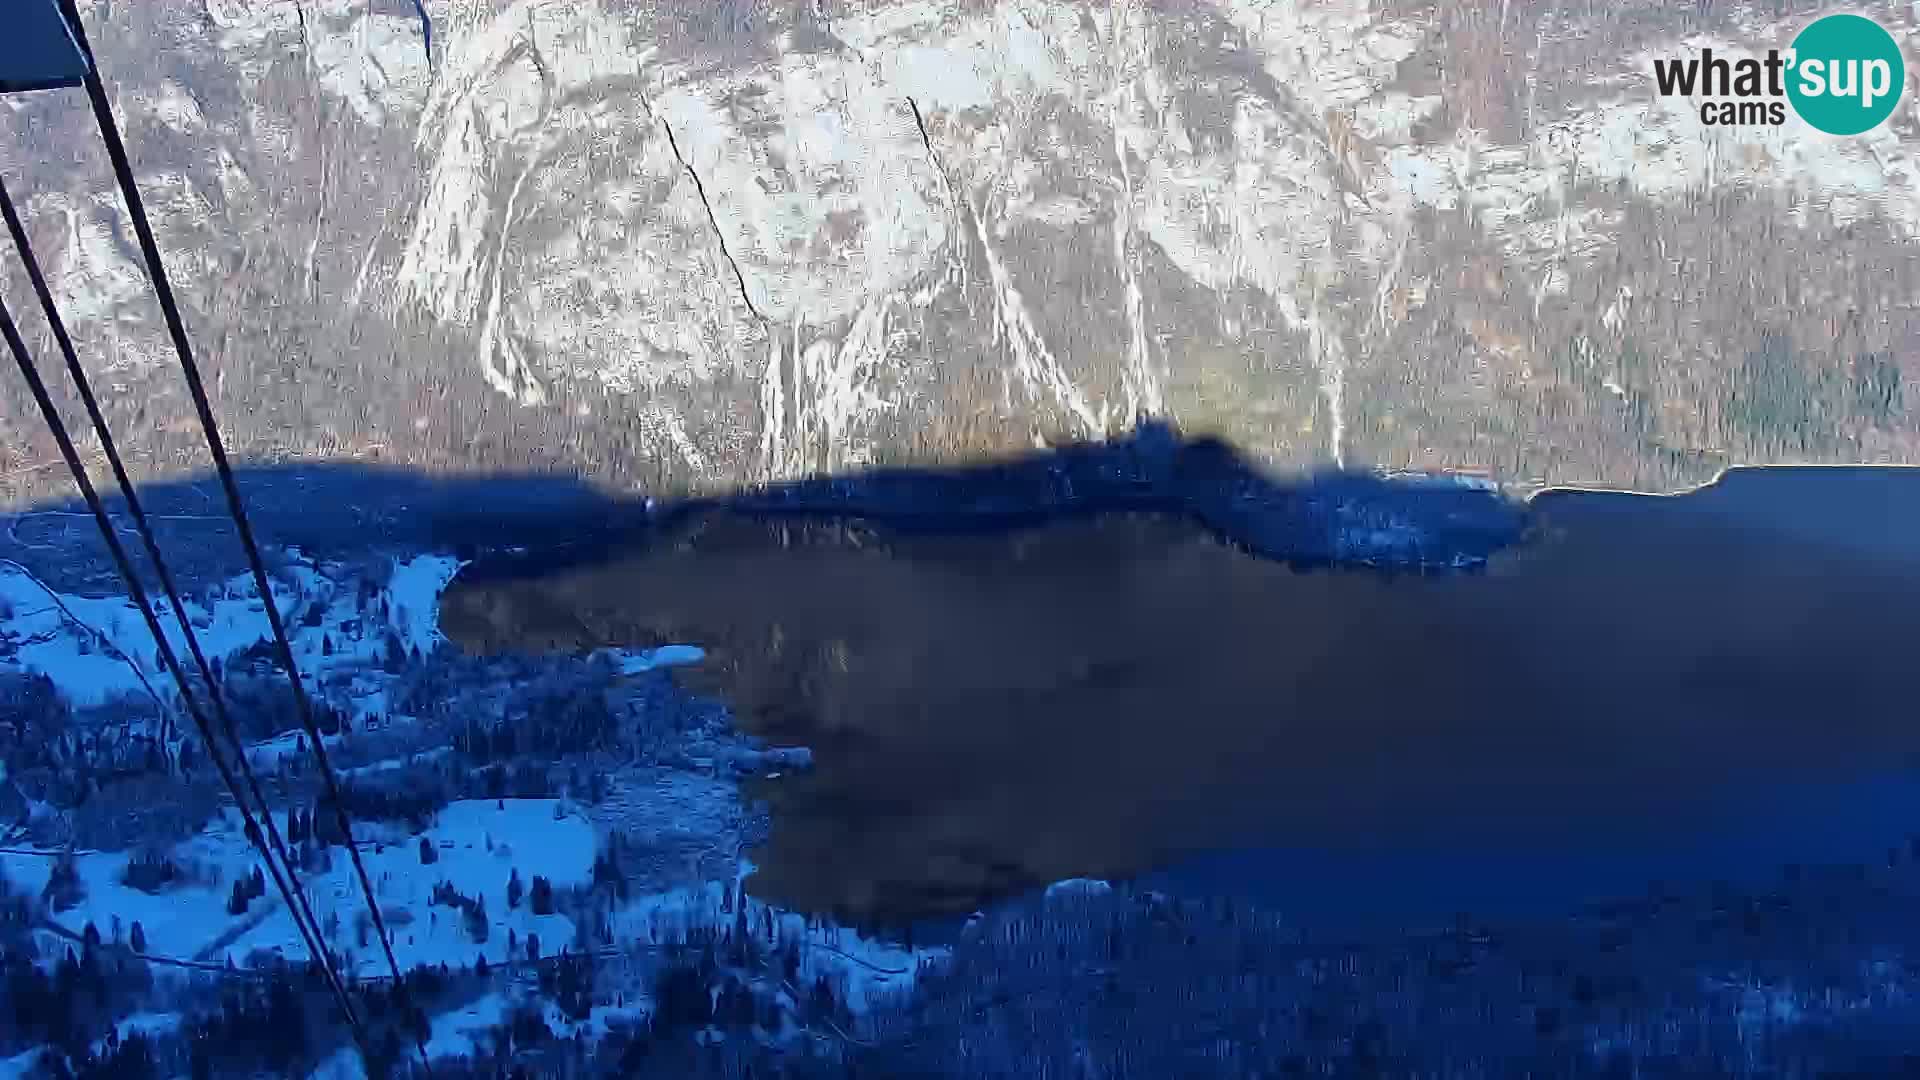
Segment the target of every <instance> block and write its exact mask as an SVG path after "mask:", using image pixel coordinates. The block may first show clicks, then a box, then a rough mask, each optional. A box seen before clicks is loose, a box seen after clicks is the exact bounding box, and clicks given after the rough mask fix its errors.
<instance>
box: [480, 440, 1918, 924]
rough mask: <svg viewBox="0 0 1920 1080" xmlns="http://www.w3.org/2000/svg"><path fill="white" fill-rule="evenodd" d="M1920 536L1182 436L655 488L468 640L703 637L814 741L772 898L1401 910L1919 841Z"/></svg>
mask: <svg viewBox="0 0 1920 1080" xmlns="http://www.w3.org/2000/svg"><path fill="white" fill-rule="evenodd" d="M1153 434H1154V433H1149V435H1150V436H1151V435H1153ZM1917 526H1920V471H1913V470H1881V469H1870V468H1862V469H1822V470H1790V469H1789V470H1771V469H1769V470H1753V471H1741V472H1736V473H1734V474H1730V475H1729V476H1728V477H1726V478H1724V479H1723V480H1722V482H1721V483H1719V484H1716V485H1712V486H1709V487H1708V488H1705V489H1702V490H1700V491H1698V492H1694V493H1691V494H1688V495H1686V496H1682V497H1673V498H1655V497H1645V496H1633V495H1621V494H1612V493H1583V492H1571V491H1561V492H1552V493H1547V494H1544V495H1542V496H1540V497H1537V498H1536V499H1535V500H1533V502H1532V503H1530V504H1528V505H1526V506H1520V505H1516V504H1512V503H1509V502H1506V501H1503V500H1502V499H1501V498H1500V497H1498V496H1497V495H1494V494H1492V493H1490V492H1486V491H1479V490H1471V489H1466V488H1461V487H1457V486H1438V487H1437V486H1434V485H1432V484H1430V483H1418V482H1414V481H1410V480H1409V481H1393V480H1381V479H1377V478H1365V477H1353V476H1320V477H1308V478H1303V479H1301V480H1299V481H1297V482H1293V483H1287V482H1281V481H1275V480H1269V479H1267V478H1264V477H1261V476H1260V475H1259V474H1258V472H1257V471H1255V470H1252V469H1249V468H1247V467H1245V466H1244V464H1242V463H1241V462H1240V459H1239V458H1238V457H1237V456H1235V455H1234V454H1233V453H1232V452H1231V451H1230V450H1229V449H1227V448H1225V447H1223V446H1221V445H1219V444H1217V443H1209V442H1199V443H1172V442H1162V441H1157V440H1156V439H1152V438H1150V439H1148V440H1145V441H1140V442H1134V443H1129V444H1125V445H1122V446H1117V447H1115V446H1108V447H1089V448H1074V449H1071V450H1069V451H1066V452H1064V453H1051V454H1041V455H1036V456H1034V457H1033V458H1030V459H1024V460H1022V461H1019V462H1012V463H1002V464H998V465H992V466H982V467H980V468H979V469H976V470H971V471H966V470H956V471H949V472H928V473H922V474H917V475H916V474H911V473H900V472H896V473H886V474H880V475H877V476H867V477H852V478H839V479H834V480H823V481H816V482H810V483H807V484H800V485H794V486H790V487H785V488H780V489H776V490H772V491H766V492H755V493H749V494H747V495H743V496H741V497H739V498H737V499H734V500H729V501H712V502H707V503H702V504H698V505H690V506H683V507H677V508H666V509H661V510H658V511H656V512H655V513H654V514H653V515H651V516H650V520H649V522H648V523H647V524H646V525H645V526H643V527H641V528H640V529H638V530H637V531H635V532H634V533H632V534H631V535H630V536H629V537H628V538H627V539H626V540H624V541H621V542H619V543H616V544H615V545H613V546H614V547H615V548H620V547H621V546H622V545H623V544H624V545H625V547H624V550H619V551H617V552H616V553H614V554H613V555H612V557H608V556H607V553H605V552H600V553H596V556H595V558H593V559H592V560H589V561H583V560H572V561H570V562H569V563H567V564H566V565H555V564H554V563H553V562H552V561H551V560H543V559H542V558H541V557H540V556H539V555H538V554H537V553H534V554H530V555H527V556H521V557H520V561H519V562H518V563H516V562H514V561H513V560H511V559H508V560H494V561H491V562H488V563H485V564H483V566H482V567H480V569H481V571H482V572H481V573H477V574H474V575H473V576H471V577H468V576H466V575H463V578H462V580H461V581H458V582H456V584H455V586H454V588H453V589H452V590H451V591H450V592H449V594H448V596H447V598H446V601H445V603H444V604H443V620H444V625H445V628H446V630H447V632H448V633H449V634H450V635H451V636H452V637H453V638H454V639H455V640H456V641H458V642H460V643H461V644H462V645H464V646H466V647H469V648H476V649H511V648H541V649H582V648H590V647H595V646H600V645H609V644H656V643H662V642H669V641H690V642H696V643H699V644H701V645H703V646H705V647H706V648H707V649H708V650H709V654H710V656H709V661H708V663H707V664H705V665H703V668H702V669H701V670H699V671H697V672H692V673H688V674H687V675H686V676H685V677H687V678H691V679H693V680H695V681H696V682H697V684H698V685H699V686H700V687H702V688H704V689H707V690H711V691H712V692H715V693H718V694H720V695H722V696H723V697H724V698H725V699H726V700H727V701H728V702H729V704H730V705H731V706H732V707H733V708H734V709H735V711H736V714H737V715H738V717H739V719H740V721H741V723H742V724H743V726H745V727H746V728H748V729H749V730H751V731H755V732H757V733H760V734H763V735H765V736H768V737H770V738H773V739H775V740H779V741H789V742H796V743H803V744H806V745H809V746H812V747H813V748H814V749H815V752H816V753H815V759H816V762H817V765H816V768H815V769H814V770H812V771H811V772H810V773H807V774H805V775H789V776H785V777H782V778H779V779H777V780H772V781H767V782H763V783H760V784H757V785H756V786H755V794H756V795H758V796H760V797H763V798H765V799H766V800H767V801H768V803H769V804H770V805H771V807H772V811H773V823H774V826H773V833H772V839H771V841H770V843H769V844H768V845H767V847H766V848H765V849H764V850H763V851H760V852H758V853H756V855H755V859H756V863H757V864H758V866H759V867H760V870H759V873H758V874H757V875H756V877H755V879H754V887H755V888H757V889H758V890H759V891H760V892H762V893H763V894H766V895H768V896H769V897H771V898H774V899H778V900H781V901H784V902H787V903H790V904H793V905H796V906H800V907H805V908H812V909H816V910H830V911H834V912H837V913H839V914H841V915H842V916H843V917H851V918H857V919H874V920H883V921H891V920H895V919H902V918H911V917H919V916H929V915H936V914H941V913H951V912H964V911H967V910H971V909H972V908H973V907H975V906H977V905H979V904H980V903H982V902H983V901H984V900H986V899H989V898H991V897H993V896H996V895H1002V894H1004V893H1007V892H1010V891H1016V890H1020V889H1024V888H1029V887H1032V886H1035V885H1037V884H1041V883H1045V882H1047V881H1050V880H1055V879H1059V878H1065V877H1071V876H1108V875H1134V874H1140V873H1147V872H1155V871H1157V872H1161V873H1162V874H1163V875H1164V874H1165V873H1166V868H1168V867H1175V868H1177V869H1176V870H1175V871H1174V872H1173V876H1172V877H1171V878H1168V877H1164V876H1163V877H1161V878H1159V879H1157V880H1161V881H1170V882H1173V883H1176V884H1177V883H1179V882H1182V881H1184V882H1187V883H1191V884H1204V885H1206V886H1207V887H1209V888H1220V887H1232V888H1234V889H1236V890H1239V891H1245V892H1252V893H1255V894H1257V895H1259V896H1260V897H1261V898H1262V899H1265V900H1268V901H1270V902H1273V903H1276V904H1278V905H1280V906H1282V907H1283V908H1290V909H1294V910H1298V911H1299V912H1300V913H1301V914H1302V916H1303V917H1312V918H1315V919H1320V920H1327V921H1330V922H1331V921H1339V920H1341V919H1344V920H1347V921H1365V920H1366V919H1378V920H1386V921H1389V922H1392V921H1399V922H1407V921H1419V920H1426V919H1435V918H1439V917H1441V916H1442V915H1443V914H1450V913H1451V912H1452V911H1453V910H1455V909H1457V908H1461V907H1469V908H1475V907H1479V908H1485V907H1495V908H1497V907H1501V906H1503V905H1504V906H1507V907H1529V908H1539V907H1546V908H1551V907H1553V906H1555V905H1561V906H1566V905H1571V904H1574V903H1577V902H1579V901H1581V900H1584V899H1587V898H1590V897H1595V898H1597V897H1600V896H1605V895H1607V894H1609V893H1612V892H1623V891H1624V892H1632V891H1635V890H1637V889H1639V888H1641V887H1643V886H1644V884H1645V881H1646V879H1647V878H1649V877H1661V876H1668V877H1670V876H1674V874H1675V872H1676V871H1678V872H1684V871H1686V870H1687V868H1688V867H1695V868H1697V869H1699V870H1700V872H1701V873H1702V875H1703V876H1704V875H1707V874H1711V875H1713V876H1718V877H1728V876H1737V874H1736V871H1738V870H1740V869H1741V868H1746V869H1749V870H1755V869H1761V868H1764V869H1767V870H1771V869H1772V868H1774V867H1776V866H1777V865H1778V864H1779V863H1781V862H1784V861H1788V860H1797V861H1822V860H1824V859H1827V858H1836V859H1856V858H1861V857H1866V856H1869V855H1872V856H1875V857H1882V858H1883V857H1884V855H1885V852H1886V850H1887V848H1888V847H1889V846H1891V845H1894V844H1900V843H1902V841H1903V840H1904V837H1905V835H1906V834H1907V832H1909V831H1912V830H1920V798H1915V797H1913V795H1912V792H1913V790H1914V788H1913V787H1912V786H1911V785H1909V783H1908V777H1909V776H1911V775H1915V770H1913V769H1912V764H1913V763H1914V759H1913V757H1912V754H1913V752H1914V751H1915V750H1916V749H1917V748H1920V736H1917V735H1916V734H1915V733H1914V730H1913V721H1914V709H1913V707H1912V700H1913V696H1914V689H1915V687H1914V684H1913V681H1912V675H1911V674H1910V670H1911V666H1912V664H1911V653H1912V648H1913V646H1912V643H1913V642H1914V641H1916V640H1920V556H1917V554H1916V548H1917V547H1920V545H1916V544H1915V543H1913V542H1911V541H1909V540H1908V539H1907V538H1911V537H1915V536H1920V528H1916V527H1917ZM1329 570H1331V572H1327V571H1329ZM1792 800H1798V802H1793V801H1792ZM1788 806H1795V807H1799V808H1801V809H1799V810H1796V811H1794V812H1792V813H1788V812H1787V811H1786V810H1785V808H1786V807H1788ZM1867 806H1871V807H1872V810H1871V812H1868V811H1867V810H1863V807H1867ZM1888 807H1897V808H1898V810H1897V812H1895V811H1891V810H1888V809H1887V808H1888ZM1789 826H1791V827H1789ZM1222 850H1226V851H1229V852H1230V853H1229V854H1227V855H1209V854H1207V853H1209V852H1218V851H1222Z"/></svg>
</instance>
